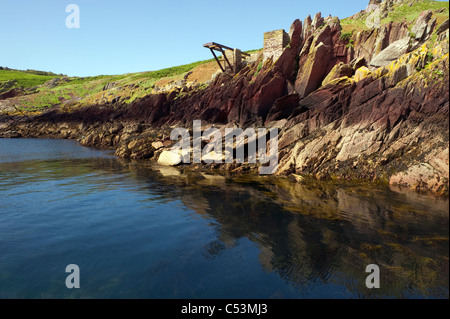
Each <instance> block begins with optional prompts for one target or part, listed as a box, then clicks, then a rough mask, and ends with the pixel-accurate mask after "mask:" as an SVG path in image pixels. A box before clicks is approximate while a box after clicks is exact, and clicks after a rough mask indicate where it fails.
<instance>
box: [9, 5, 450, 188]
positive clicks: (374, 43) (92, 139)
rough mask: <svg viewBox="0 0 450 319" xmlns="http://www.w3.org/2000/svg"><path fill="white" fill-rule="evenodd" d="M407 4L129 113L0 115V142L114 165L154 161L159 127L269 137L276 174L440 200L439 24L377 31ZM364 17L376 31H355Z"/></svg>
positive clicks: (78, 110)
mask: <svg viewBox="0 0 450 319" xmlns="http://www.w3.org/2000/svg"><path fill="white" fill-rule="evenodd" d="M418 4H421V1H416V0H410V1H408V0H395V1H393V0H386V1H383V2H381V1H371V2H370V4H369V6H368V8H367V9H366V10H364V11H361V12H360V13H358V14H356V15H355V16H353V17H350V18H348V19H345V24H344V23H343V22H342V21H340V20H339V19H338V18H336V17H327V18H323V17H322V16H321V14H320V13H318V14H316V15H315V16H314V18H311V17H307V18H306V19H305V20H304V21H303V22H302V21H300V20H296V21H294V23H293V24H292V27H291V30H290V32H289V34H290V37H291V39H290V44H289V45H288V46H287V48H286V49H285V50H284V52H283V53H282V55H281V56H280V57H279V58H278V59H277V60H275V61H274V60H273V59H272V58H269V59H267V60H266V61H264V62H263V61H262V57H261V58H260V59H259V60H258V61H256V62H254V63H252V64H249V65H247V66H246V67H245V68H243V69H242V70H241V71H240V72H239V73H238V74H236V75H234V76H231V75H227V74H219V75H218V76H216V77H215V78H214V80H213V81H212V83H211V84H210V85H208V86H207V87H201V88H197V89H195V90H192V91H190V92H187V93H186V94H179V92H178V93H173V92H165V93H159V94H150V95H147V96H146V97H144V98H142V99H138V100H136V101H134V102H133V103H131V104H124V103H121V102H120V101H119V102H116V103H107V104H91V105H83V106H82V105H76V104H75V105H74V106H72V107H70V108H63V107H59V108H58V107H57V108H53V109H50V110H48V111H46V112H44V113H43V114H40V115H37V116H36V115H34V116H31V115H26V114H25V115H21V116H11V115H6V114H3V116H2V120H1V123H2V124H0V134H2V135H3V137H20V136H24V137H43V136H52V137H59V138H73V139H78V140H79V141H80V142H81V143H82V144H84V145H88V146H96V147H108V148H114V149H116V154H117V155H119V156H122V157H129V158H157V157H158V156H159V153H160V152H161V151H162V150H164V148H165V147H168V146H170V145H171V142H170V141H169V134H170V127H173V126H183V127H192V121H193V120H202V121H203V123H204V124H207V125H212V124H214V125H215V126H217V127H219V128H222V129H223V128H225V127H233V126H239V127H249V126H254V127H261V126H265V127H278V128H279V130H280V133H279V162H280V166H279V169H278V172H277V174H278V175H289V174H295V176H312V177H315V178H319V179H363V180H368V181H379V182H384V183H391V184H395V185H401V186H406V187H408V188H412V189H415V190H417V191H431V192H433V193H436V194H440V195H448V186H449V119H448V115H449V91H448V85H449V53H448V51H449V30H448V19H447V20H444V21H442V17H441V16H439V14H440V13H442V11H438V10H434V11H433V10H423V11H421V13H420V15H419V16H418V17H417V18H415V19H413V20H412V21H407V20H406V19H400V20H399V21H392V20H391V21H388V22H386V19H387V17H389V16H391V15H392V14H393V12H396V11H395V10H396V8H398V7H399V6H409V7H412V6H414V5H418ZM447 7H448V3H447ZM374 12H376V14H379V15H380V17H379V18H380V21H379V24H377V23H374V24H372V25H371V24H370V23H369V22H367V23H365V26H364V27H363V28H361V27H358V26H360V23H361V21H368V20H370V17H371V16H373V14H374ZM446 12H447V15H448V10H447V11H446ZM353 26H356V27H354V28H353ZM343 27H344V28H345V30H351V31H345V30H343ZM216 166H217V165H216ZM238 166H239V167H240V165H230V164H227V165H226V166H225V165H223V167H224V168H225V169H228V170H231V169H236V168H237V167H238Z"/></svg>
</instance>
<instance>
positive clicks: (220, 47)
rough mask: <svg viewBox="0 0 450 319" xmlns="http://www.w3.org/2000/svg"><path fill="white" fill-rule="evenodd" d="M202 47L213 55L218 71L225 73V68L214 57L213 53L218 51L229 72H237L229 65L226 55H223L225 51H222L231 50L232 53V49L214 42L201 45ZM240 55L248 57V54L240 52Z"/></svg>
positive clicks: (215, 56)
mask: <svg viewBox="0 0 450 319" xmlns="http://www.w3.org/2000/svg"><path fill="white" fill-rule="evenodd" d="M203 47H205V48H208V49H210V50H211V53H212V54H213V56H214V59H215V60H216V62H217V64H218V65H219V67H220V69H221V70H222V72H225V68H224V66H222V63H220V60H219V58H217V55H216V53H215V52H214V51H218V52H220V53H222V56H223V58H224V59H225V62H226V63H227V64H228V66H229V67H230V70H232V71H233V72H234V73H236V72H237V70H235V69H234V68H233V66H232V65H231V63H230V61H229V60H228V58H227V55H226V54H225V51H224V49H225V50H232V51H234V49H233V48H230V47H227V46H225V45H222V44H218V43H215V42H210V43H206V44H204V45H203ZM241 54H242V55H247V56H249V54H248V53H245V52H241Z"/></svg>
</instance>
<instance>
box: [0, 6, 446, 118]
mask: <svg viewBox="0 0 450 319" xmlns="http://www.w3.org/2000/svg"><path fill="white" fill-rule="evenodd" d="M405 2H406V4H403V5H400V6H397V7H395V8H392V11H391V12H390V13H389V15H388V16H387V17H386V18H384V19H383V20H382V21H381V22H382V23H383V24H385V23H389V22H390V21H408V22H409V23H413V22H414V21H415V20H416V19H417V18H418V16H419V15H420V13H421V12H422V11H424V10H432V11H436V10H439V9H444V10H443V12H439V13H436V12H435V13H434V15H435V16H436V17H437V19H438V21H437V24H438V25H439V24H440V23H442V22H443V21H444V20H445V19H448V14H449V2H448V1H446V2H443V1H432V0H422V1H420V2H418V3H415V4H413V5H412V6H409V5H408V4H407V2H408V0H407V1H405ZM366 18H367V14H362V15H361V16H360V17H359V18H358V19H354V18H347V19H343V20H341V25H342V27H343V30H342V32H343V33H348V35H349V37H351V34H352V33H353V35H355V34H356V32H358V31H361V30H366V29H368V27H367V26H366V24H365V19H366ZM256 51H258V50H252V51H247V52H248V53H253V52H256ZM211 61H213V59H211V60H206V61H199V62H194V63H190V64H186V65H181V66H175V67H171V68H167V69H162V70H158V71H151V72H140V73H130V74H123V75H100V76H95V77H86V78H71V79H70V82H69V83H65V84H62V85H59V86H57V87H55V88H52V89H50V88H48V87H46V86H40V87H39V88H38V93H35V94H30V95H25V96H21V97H18V98H15V99H14V101H13V104H15V105H16V106H17V107H18V109H22V110H24V111H39V110H42V109H44V108H47V107H51V106H53V105H58V104H61V102H62V101H64V102H68V101H73V102H76V103H77V104H80V105H83V104H90V103H95V102H98V101H111V100H112V99H113V98H114V97H116V96H120V97H122V98H124V99H125V101H126V102H127V103H131V102H132V101H134V100H136V99H138V98H140V97H143V96H145V95H147V94H149V93H150V92H151V90H152V87H153V86H154V85H155V83H156V82H158V81H159V80H161V79H168V80H178V79H181V78H182V77H183V76H184V75H185V74H186V73H187V72H189V71H191V70H193V69H194V68H196V67H198V66H200V65H202V64H206V63H209V62H211ZM54 77H56V76H55V75H35V74H30V73H27V72H20V71H5V70H0V87H1V84H2V82H3V83H4V82H5V81H8V80H16V83H15V85H14V87H18V86H22V87H34V86H37V85H42V84H43V83H45V82H46V81H48V80H50V79H52V78H54ZM110 82H114V83H115V84H116V88H113V89H110V90H108V91H103V87H104V86H105V85H106V84H107V83H110ZM131 85H133V87H131Z"/></svg>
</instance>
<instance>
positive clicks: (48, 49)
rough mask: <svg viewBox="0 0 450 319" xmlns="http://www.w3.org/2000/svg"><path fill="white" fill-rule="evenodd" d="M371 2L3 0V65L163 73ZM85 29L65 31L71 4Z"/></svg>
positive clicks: (76, 72)
mask: <svg viewBox="0 0 450 319" xmlns="http://www.w3.org/2000/svg"><path fill="white" fill-rule="evenodd" d="M368 2H369V1H368V0H345V1H336V0H315V1H314V0H308V1H303V0H273V1H267V0H225V1H219V0H215V1H213V0H183V1H181V0H168V1H166V0H159V1H154V0H147V1H145V0H120V1H119V0H68V1H67V0H36V1H35V0H28V1H25V0H0V30H2V37H1V40H0V65H1V66H7V67H10V68H15V69H37V70H44V71H52V72H55V73H64V74H68V75H69V76H91V75H100V74H122V73H129V72H139V71H150V70H158V69H161V68H165V67H170V66H175V65H181V64H186V63H190V62H195V61H199V60H204V59H210V58H212V55H211V53H210V51H209V50H207V49H205V48H203V44H204V43H207V42H211V41H214V42H218V43H222V44H225V45H228V46H231V47H236V48H240V49H242V50H251V49H259V48H262V46H263V34H264V32H266V31H271V30H276V29H285V30H289V27H290V25H291V23H292V22H293V21H294V20H295V19H297V18H298V19H301V20H304V19H305V17H306V16H307V15H308V14H311V15H314V14H315V13H316V12H318V11H320V12H322V15H323V16H328V15H329V14H331V15H333V16H338V17H340V18H345V17H348V16H350V15H352V14H354V13H357V12H358V11H360V10H363V9H365V8H366V6H367V4H368ZM71 3H73V4H77V5H78V6H79V8H80V28H79V29H68V28H67V27H66V17H67V16H68V15H69V13H66V12H65V9H66V6H67V5H69V4H71Z"/></svg>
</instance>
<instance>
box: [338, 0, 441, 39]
mask: <svg viewBox="0 0 450 319" xmlns="http://www.w3.org/2000/svg"><path fill="white" fill-rule="evenodd" d="M425 10H431V11H433V15H434V16H435V17H436V19H437V22H436V24H437V26H439V25H440V24H441V23H442V22H444V21H445V20H446V19H448V16H449V2H448V1H433V0H421V1H417V2H416V1H414V0H404V1H403V3H401V4H396V5H395V6H393V7H392V8H390V9H389V12H388V14H387V16H386V17H385V18H383V19H382V20H381V24H387V23H389V22H402V21H406V22H408V23H410V24H412V23H414V22H415V20H416V19H417V18H418V17H419V15H420V14H421V13H422V12H423V11H425ZM368 16H369V14H367V13H363V14H362V15H360V16H359V17H358V18H356V19H355V18H352V17H350V18H346V19H342V20H341V26H342V29H343V32H351V31H355V32H359V31H362V30H367V29H369V27H368V26H367V25H366V19H367V17H368Z"/></svg>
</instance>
